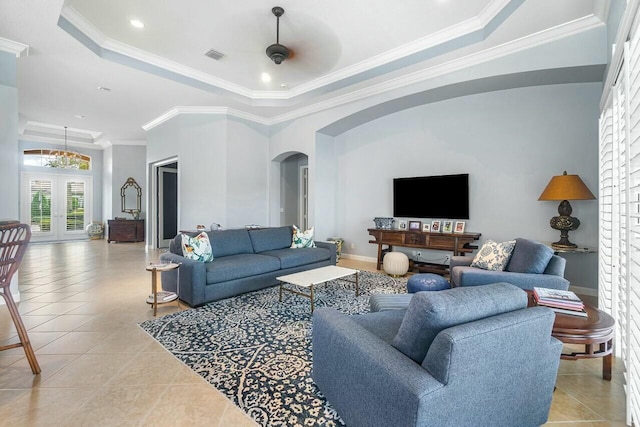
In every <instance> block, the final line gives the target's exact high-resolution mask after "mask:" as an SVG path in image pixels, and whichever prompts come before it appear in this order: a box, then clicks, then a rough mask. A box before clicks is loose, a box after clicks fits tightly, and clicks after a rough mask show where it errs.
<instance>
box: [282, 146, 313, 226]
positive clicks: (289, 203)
mask: <svg viewBox="0 0 640 427" xmlns="http://www.w3.org/2000/svg"><path fill="white" fill-rule="evenodd" d="M279 220H280V221H279V222H280V224H281V225H290V224H296V225H297V226H298V227H299V228H303V229H306V228H308V225H309V158H308V157H307V155H306V154H303V153H288V155H287V157H284V158H283V159H282V160H280V218H279Z"/></svg>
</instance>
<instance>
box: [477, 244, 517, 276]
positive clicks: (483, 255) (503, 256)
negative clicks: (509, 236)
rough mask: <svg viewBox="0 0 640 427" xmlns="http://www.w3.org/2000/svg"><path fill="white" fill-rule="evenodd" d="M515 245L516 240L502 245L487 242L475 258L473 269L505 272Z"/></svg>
mask: <svg viewBox="0 0 640 427" xmlns="http://www.w3.org/2000/svg"><path fill="white" fill-rule="evenodd" d="M515 244H516V241H515V240H510V241H508V242H502V243H497V242H494V241H493V240H487V241H486V242H485V244H484V245H482V247H481V248H480V250H479V251H478V254H477V255H476V256H475V258H473V262H472V263H471V267H476V268H481V269H483V270H492V271H502V270H504V269H505V267H506V266H507V264H508V263H509V259H510V258H511V254H512V253H513V247H514V246H515Z"/></svg>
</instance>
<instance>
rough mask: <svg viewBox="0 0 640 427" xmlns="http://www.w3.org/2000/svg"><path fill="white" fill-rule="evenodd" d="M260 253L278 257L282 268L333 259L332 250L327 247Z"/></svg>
mask: <svg viewBox="0 0 640 427" xmlns="http://www.w3.org/2000/svg"><path fill="white" fill-rule="evenodd" d="M260 255H269V256H273V257H276V258H278V259H279V260H280V266H281V268H282V269H285V268H291V267H298V266H301V265H306V264H313V263H316V262H320V261H325V260H329V259H331V252H329V249H325V248H301V249H291V248H287V249H276V250H273V251H264V252H260Z"/></svg>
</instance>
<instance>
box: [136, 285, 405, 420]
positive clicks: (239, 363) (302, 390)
mask: <svg viewBox="0 0 640 427" xmlns="http://www.w3.org/2000/svg"><path fill="white" fill-rule="evenodd" d="M359 282H360V296H359V297H356V296H355V289H354V284H353V283H352V282H349V281H345V280H334V281H331V282H328V283H326V284H324V285H320V286H317V287H316V288H315V289H314V291H315V294H316V298H315V305H316V308H318V307H326V306H330V307H334V308H336V309H337V310H339V311H341V312H344V313H346V314H359V313H366V312H368V311H369V296H370V295H373V294H381V293H404V292H406V279H403V278H398V279H396V278H391V277H389V276H385V275H382V274H377V273H370V272H362V273H360V280H359ZM140 326H141V327H142V329H144V330H145V331H146V332H147V333H149V334H150V335H151V336H152V337H153V338H155V339H156V340H157V341H158V342H159V343H160V344H162V345H163V346H164V347H165V348H166V349H167V350H168V351H169V352H171V353H172V354H173V355H174V356H175V357H177V358H178V359H179V360H181V361H182V362H183V363H185V364H186V365H187V366H188V367H189V368H191V369H192V370H193V371H195V372H196V373H198V374H199V375H201V376H202V377H203V378H204V379H206V380H207V381H208V382H209V383H211V384H212V385H213V386H214V387H215V388H217V389H218V390H220V391H221V392H222V393H223V394H225V395H226V396H227V397H228V398H229V399H231V400H232V401H233V403H235V404H236V405H237V406H238V407H240V408H241V409H242V410H243V411H245V412H246V413H247V414H248V415H249V416H251V417H252V418H253V419H254V420H255V421H256V422H257V423H258V424H260V425H262V426H338V425H344V423H343V422H342V420H341V419H340V417H339V415H338V414H337V413H336V411H335V410H334V409H333V408H332V407H331V405H329V404H328V403H327V401H326V399H325V398H324V397H323V396H322V394H321V393H320V392H319V390H318V389H317V388H316V386H315V384H314V383H313V380H312V379H311V367H312V365H311V327H312V322H311V308H310V301H309V299H308V298H304V297H301V296H299V295H294V294H291V293H287V292H285V293H284V294H283V301H282V302H279V301H278V286H274V287H271V288H267V289H263V290H260V291H256V292H251V293H248V294H244V295H240V296H237V297H233V298H228V299H225V300H222V301H216V302H213V303H210V304H208V305H206V306H204V307H200V308H196V309H190V310H185V311H182V312H178V313H174V314H170V315H167V316H164V317H161V318H158V319H154V320H149V321H146V322H143V323H141V324H140Z"/></svg>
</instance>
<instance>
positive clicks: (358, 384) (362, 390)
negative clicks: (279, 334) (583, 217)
mask: <svg viewBox="0 0 640 427" xmlns="http://www.w3.org/2000/svg"><path fill="white" fill-rule="evenodd" d="M526 307H527V295H526V293H525V292H523V291H522V290H521V289H519V288H517V287H516V286H513V285H510V284H508V283H496V284H491V285H487V286H476V287H469V288H453V289H447V290H443V291H438V292H418V293H415V294H413V297H412V298H411V301H410V302H409V304H408V308H407V309H404V310H403V309H398V310H390V311H383V312H378V313H368V314H364V315H354V316H348V315H345V314H342V313H340V312H338V311H336V310H334V309H331V308H319V309H317V310H316V311H315V312H314V314H313V331H312V346H313V374H312V375H313V380H314V381H315V383H316V385H317V386H318V388H319V389H320V391H321V392H322V393H323V394H324V395H325V396H326V398H327V400H328V401H329V403H330V404H331V405H332V406H333V407H334V408H335V409H336V411H337V412H338V414H339V415H340V416H341V417H342V419H343V420H344V421H345V423H346V425H348V426H350V427H358V426H394V427H402V426H424V427H427V426H437V427H440V426H492V427H499V426H514V427H515V426H517V427H526V426H539V425H541V424H544V423H545V422H546V421H547V417H548V414H549V409H550V406H551V400H552V395H553V390H554V386H555V381H556V376H557V371H558V365H559V362H560V353H561V351H562V343H561V342H560V341H558V340H557V339H555V338H552V337H551V328H552V325H553V322H554V319H555V315H554V313H553V311H551V310H550V309H548V308H546V307H532V308H526Z"/></svg>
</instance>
